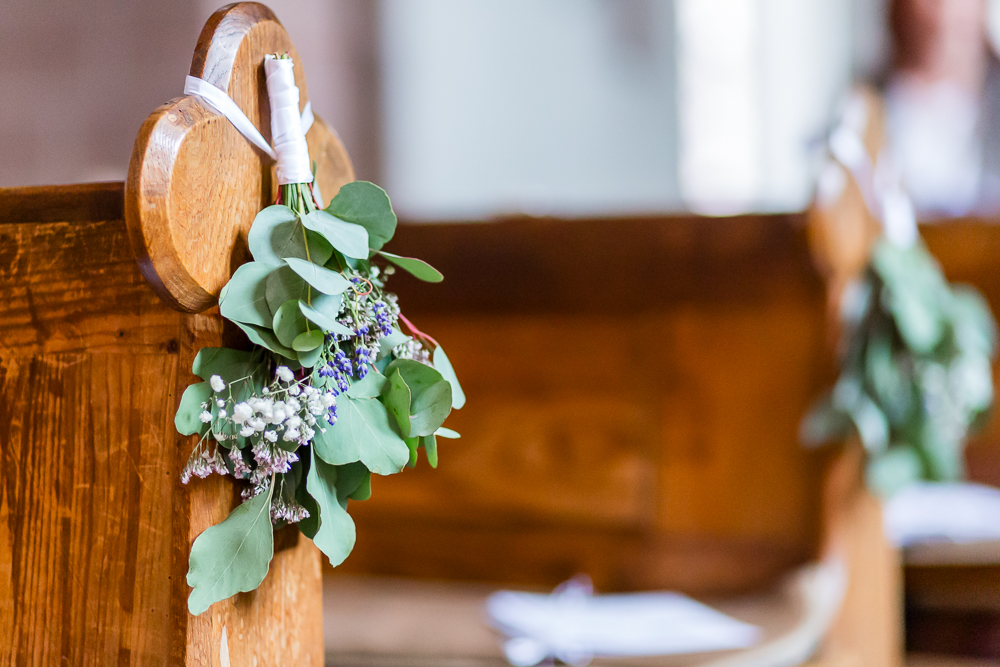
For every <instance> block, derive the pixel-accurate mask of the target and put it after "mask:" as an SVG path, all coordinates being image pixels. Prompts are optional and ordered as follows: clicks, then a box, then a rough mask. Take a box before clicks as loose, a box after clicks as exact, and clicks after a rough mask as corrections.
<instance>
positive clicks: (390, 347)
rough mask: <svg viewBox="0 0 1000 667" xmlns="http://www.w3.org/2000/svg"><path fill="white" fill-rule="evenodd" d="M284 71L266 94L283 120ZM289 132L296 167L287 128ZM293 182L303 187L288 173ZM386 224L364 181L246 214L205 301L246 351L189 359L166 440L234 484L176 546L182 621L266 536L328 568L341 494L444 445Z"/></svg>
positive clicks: (448, 392)
mask: <svg viewBox="0 0 1000 667" xmlns="http://www.w3.org/2000/svg"><path fill="white" fill-rule="evenodd" d="M281 58H282V56H277V59H279V60H280V59H281ZM272 64H273V63H272ZM290 65H291V63H290V61H289V62H287V63H283V66H285V67H286V68H287V69H286V71H285V72H284V76H285V81H284V82H280V83H281V85H283V86H284V88H283V89H282V90H281V92H283V93H284V94H285V95H286V98H287V100H289V101H288V102H287V104H288V106H289V107H291V108H292V109H293V110H294V111H293V113H294V114H295V119H296V120H297V114H298V108H297V104H298V93H297V89H295V90H294V92H293V93H292V94H290V97H289V93H288V90H290V89H291V87H292V84H290V83H289V81H291V69H290ZM268 85H269V89H270V87H271V79H270V73H269V79H268ZM275 97H276V96H275V94H274V92H273V91H272V114H276V112H275V110H274V106H275V104H274V100H275ZM296 127H297V126H296ZM274 134H275V135H276V136H277V135H278V132H277V131H275V132H274ZM291 134H292V135H295V134H296V133H295V132H292V133H291ZM293 139H295V140H296V141H298V142H299V143H300V144H301V145H300V146H298V147H294V146H293V148H294V149H296V150H302V152H303V153H304V157H305V158H306V159H307V158H308V153H307V152H306V149H305V148H304V144H305V142H304V138H303V133H302V132H301V131H298V132H297V136H293ZM276 148H278V144H277V143H276ZM278 152H279V182H280V179H281V177H282V176H281V168H282V166H283V165H282V161H281V151H280V150H279V151H278ZM300 157H302V156H300ZM300 161H301V160H300ZM293 166H294V165H293ZM295 173H298V174H301V175H302V176H300V177H299V178H302V177H310V178H311V174H309V173H308V169H306V170H305V171H303V170H302V169H301V165H300V167H299V171H298V172H295ZM395 229H396V215H395V213H393V210H392V206H391V204H390V202H389V198H388V197H387V196H386V194H385V192H384V191H383V190H382V189H381V188H379V187H377V186H376V185H373V184H371V183H367V182H354V183H349V184H347V185H344V186H343V187H342V188H341V189H340V192H339V193H338V194H337V195H336V197H334V199H333V201H332V202H330V205H329V206H328V207H327V208H326V209H321V208H320V207H319V205H318V203H317V201H316V198H315V197H314V192H313V187H312V184H311V183H303V182H298V183H286V184H283V185H281V186H280V188H279V197H278V203H277V204H275V205H274V206H269V207H267V208H265V209H264V210H262V211H261V212H260V213H259V214H258V215H257V216H256V218H255V219H254V221H253V225H252V226H251V228H250V232H249V234H248V239H247V240H248V244H249V247H250V253H251V254H252V255H253V261H251V262H249V263H247V264H244V265H243V266H241V267H239V268H238V269H237V270H236V272H235V273H234V274H233V277H232V278H231V279H230V281H229V283H228V284H227V285H226V286H225V287H224V288H223V290H222V292H221V295H220V301H219V310H220V313H221V314H222V316H223V317H225V318H226V319H228V320H229V321H231V322H233V323H234V324H236V325H237V326H238V327H239V328H240V329H242V330H243V332H244V333H245V334H246V336H247V338H249V340H250V342H251V343H252V346H250V349H248V350H233V349H227V348H205V349H202V350H201V351H199V353H198V355H197V356H196V358H195V360H194V365H193V367H192V372H193V373H194V374H195V375H197V376H199V377H200V378H201V379H202V380H203V382H200V383H198V384H193V385H191V386H189V387H188V388H187V390H186V391H185V392H184V395H183V397H182V398H181V402H180V407H179V408H178V410H177V415H176V418H175V425H176V427H177V430H178V431H179V432H180V433H182V434H184V435H198V436H199V439H198V443H197V445H196V447H195V448H194V451H193V453H192V454H191V457H190V459H189V461H188V463H187V465H186V466H185V468H184V470H183V473H182V481H183V482H184V483H187V482H188V481H190V479H191V477H192V476H195V477H202V478H203V477H207V476H208V475H210V474H212V473H215V474H219V475H231V476H232V477H234V478H235V479H237V480H240V481H241V484H242V486H243V489H242V497H243V503H242V504H241V505H239V506H238V507H237V508H236V509H234V510H233V511H232V513H231V514H230V515H229V516H228V518H226V519H225V520H224V521H223V522H222V523H220V524H218V525H216V526H213V527H211V528H209V529H208V530H206V531H205V532H203V533H202V534H201V535H199V536H198V538H197V539H196V540H195V541H194V544H193V546H192V548H191V556H190V562H189V569H188V575H187V583H188V585H189V586H191V587H192V588H193V590H192V592H191V595H190V597H189V598H188V608H189V609H190V611H191V613H193V614H200V613H202V612H203V611H205V610H206V609H208V607H209V606H210V605H211V604H212V603H214V602H217V601H219V600H223V599H225V598H228V597H230V596H232V595H234V594H236V593H238V592H241V591H250V590H253V589H255V588H256V587H257V586H258V585H260V583H261V581H263V579H264V577H265V575H266V574H267V571H268V566H269V563H270V561H271V557H272V556H273V551H274V538H273V531H274V530H275V529H276V528H281V527H283V526H285V525H287V524H296V525H297V526H298V529H299V530H300V531H301V532H302V533H303V534H304V535H305V536H307V537H309V538H311V539H312V540H313V542H315V544H316V546H318V547H319V548H320V549H321V550H322V551H323V553H324V554H326V556H327V557H328V558H329V559H330V563H331V564H332V565H334V566H336V565H338V564H340V563H341V562H342V561H343V560H344V559H345V558H346V557H347V556H348V554H350V552H351V550H352V549H353V547H354V541H355V529H354V523H353V521H352V520H351V518H350V516H349V515H348V513H347V505H348V501H349V500H365V499H367V498H368V497H369V496H370V494H371V486H370V475H371V473H375V474H379V475H389V474H392V473H396V472H399V471H400V470H402V469H403V468H404V467H405V466H410V467H412V466H414V465H416V462H417V455H418V452H419V450H420V449H423V450H424V452H425V455H426V457H427V460H428V462H429V463H430V465H431V466H433V467H436V466H437V457H438V454H437V438H438V436H441V437H445V438H457V437H458V434H457V433H455V432H454V431H451V430H449V429H446V428H444V427H443V426H442V424H443V422H444V420H445V418H446V417H447V416H448V414H449V413H450V412H451V410H452V408H460V407H462V405H463V404H464V403H465V396H464V394H463V393H462V389H461V387H460V386H459V383H458V380H457V378H456V377H455V372H454V371H453V370H452V366H451V363H450V362H449V360H448V357H447V355H446V354H445V352H444V350H443V349H442V348H441V346H440V345H438V344H437V342H436V341H434V339H433V338H431V337H430V336H428V335H426V334H424V333H423V332H421V331H419V330H418V329H417V328H416V327H415V326H413V325H412V324H411V323H410V322H409V321H408V320H407V319H406V317H404V316H403V315H402V313H400V309H399V305H398V303H397V299H396V297H395V296H394V295H393V294H390V293H388V292H387V291H386V280H387V278H388V277H389V276H391V275H392V274H393V272H394V271H395V269H396V268H397V267H398V268H399V269H402V270H404V271H407V272H409V273H411V274H413V275H414V276H416V277H417V278H419V279H421V280H425V281H429V282H438V281H440V280H442V276H441V274H440V273H438V271H437V270H435V269H434V268H433V267H431V266H430V265H428V264H426V263H424V262H422V261H420V260H418V259H413V258H408V257H401V256H399V255H394V254H392V253H389V252H386V251H385V250H383V246H384V245H385V244H386V243H387V242H388V241H389V240H390V239H391V238H392V236H393V233H394V232H395ZM404 330H405V331H406V333H404Z"/></svg>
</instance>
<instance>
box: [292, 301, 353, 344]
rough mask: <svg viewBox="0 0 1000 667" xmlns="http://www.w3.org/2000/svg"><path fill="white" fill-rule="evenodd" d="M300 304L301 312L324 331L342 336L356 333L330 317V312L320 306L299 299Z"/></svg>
mask: <svg viewBox="0 0 1000 667" xmlns="http://www.w3.org/2000/svg"><path fill="white" fill-rule="evenodd" d="M298 305H299V312H301V313H302V315H303V316H304V317H305V318H306V319H308V320H309V321H310V322H312V323H313V324H315V325H316V326H318V327H320V328H321V329H323V331H329V332H331V333H335V334H340V335H342V336H351V335H353V334H354V332H353V331H351V330H350V329H348V328H347V327H345V326H344V325H343V324H341V323H340V322H338V321H337V320H335V319H333V318H332V317H330V315H329V314H327V313H324V312H323V311H321V310H319V309H318V308H313V307H312V306H310V305H309V304H307V303H306V302H305V301H299V303H298Z"/></svg>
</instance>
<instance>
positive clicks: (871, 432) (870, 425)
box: [850, 395, 889, 453]
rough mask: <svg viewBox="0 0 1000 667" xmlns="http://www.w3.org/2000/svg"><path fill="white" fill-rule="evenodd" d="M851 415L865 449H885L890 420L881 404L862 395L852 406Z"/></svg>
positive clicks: (874, 450)
mask: <svg viewBox="0 0 1000 667" xmlns="http://www.w3.org/2000/svg"><path fill="white" fill-rule="evenodd" d="M850 416H851V420H852V421H853V422H854V426H855V427H856V428H857V429H858V437H859V438H861V444H863V445H864V446H865V449H867V450H868V451H869V452H876V453H877V452H881V451H884V450H885V448H886V447H887V446H888V444H889V422H888V421H887V420H886V418H885V415H884V414H883V413H882V410H881V409H879V406H878V405H877V404H876V403H875V402H874V401H872V400H871V399H870V398H868V396H865V395H862V396H861V397H860V398H859V400H858V402H857V403H855V404H854V405H853V406H852V407H851V410H850Z"/></svg>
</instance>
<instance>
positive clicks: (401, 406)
mask: <svg viewBox="0 0 1000 667" xmlns="http://www.w3.org/2000/svg"><path fill="white" fill-rule="evenodd" d="M383 402H384V403H385V409H386V410H388V411H389V414H390V415H392V416H393V417H394V418H395V420H396V425H397V426H399V433H400V435H402V436H403V437H404V438H409V437H410V388H409V387H407V386H406V382H405V381H404V380H403V376H402V375H400V374H399V369H396V370H394V371H393V372H392V373H391V374H390V375H389V387H388V391H386V393H385V399H384V401H383ZM411 456H412V453H411Z"/></svg>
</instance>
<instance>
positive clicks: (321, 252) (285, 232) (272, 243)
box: [247, 204, 333, 268]
mask: <svg viewBox="0 0 1000 667" xmlns="http://www.w3.org/2000/svg"><path fill="white" fill-rule="evenodd" d="M307 240H308V244H309V245H308V251H307V249H306V242H307ZM247 245H249V246H250V254H252V255H253V258H254V260H256V261H257V262H260V263H261V264H264V265H266V266H269V267H271V268H275V267H278V266H281V265H282V264H283V263H284V262H283V261H282V260H284V259H287V258H288V257H297V258H299V259H308V260H310V261H312V262H316V263H317V264H325V263H326V262H327V260H329V259H330V255H332V254H333V248H332V247H331V245H330V243H329V242H328V241H326V239H324V238H323V237H322V236H321V235H320V234H317V233H314V232H310V231H308V230H307V229H305V227H303V222H302V219H300V218H299V216H298V214H296V213H295V212H294V211H292V209H290V208H288V207H287V206H282V205H280V204H278V205H275V206H268V207H267V208H265V209H264V210H263V211H261V212H260V213H258V214H257V217H256V218H254V221H253V225H252V226H251V227H250V233H249V234H247Z"/></svg>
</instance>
